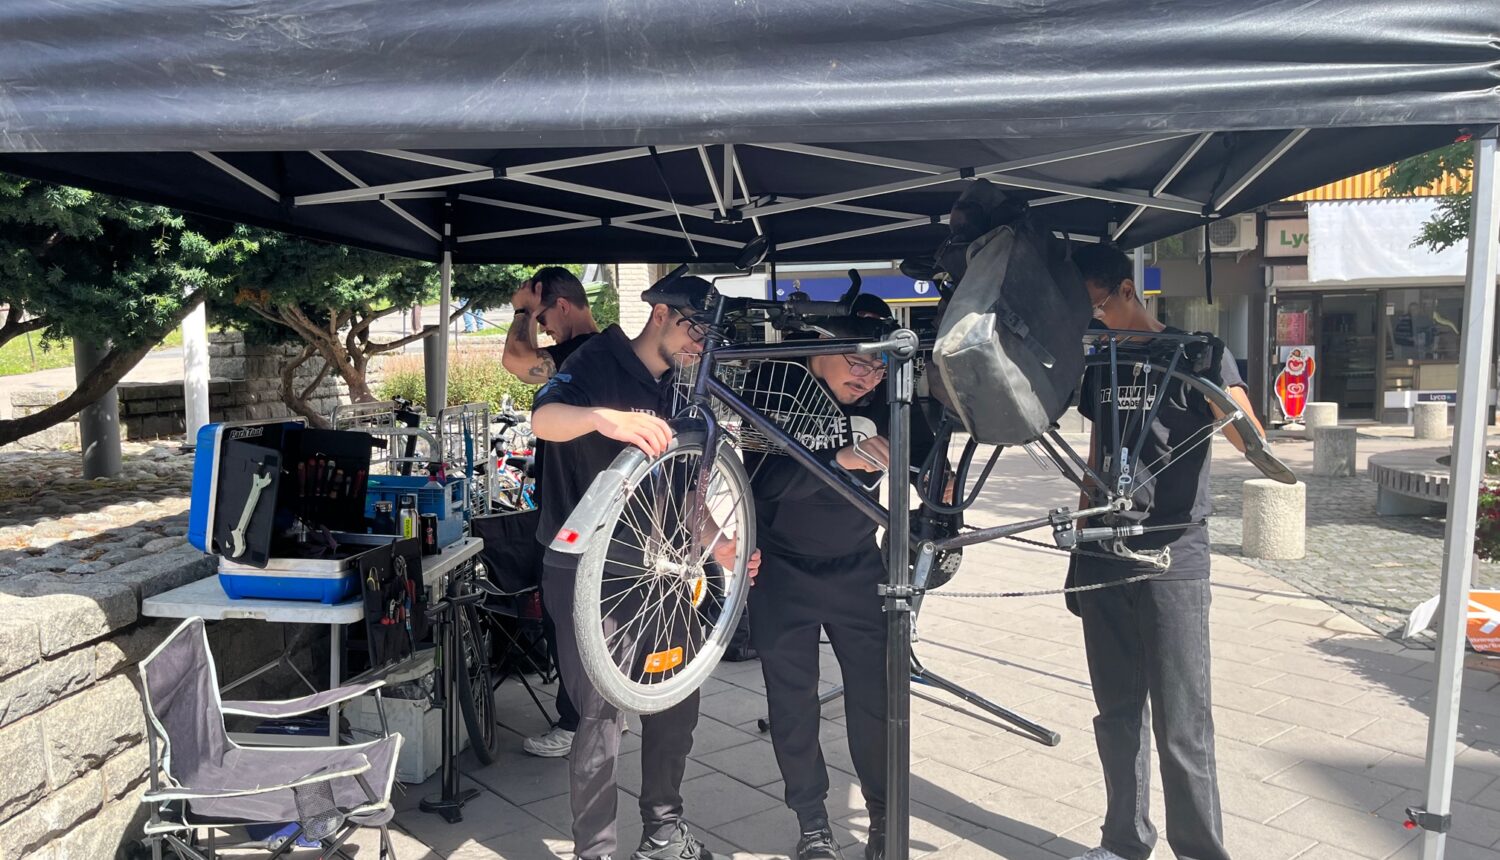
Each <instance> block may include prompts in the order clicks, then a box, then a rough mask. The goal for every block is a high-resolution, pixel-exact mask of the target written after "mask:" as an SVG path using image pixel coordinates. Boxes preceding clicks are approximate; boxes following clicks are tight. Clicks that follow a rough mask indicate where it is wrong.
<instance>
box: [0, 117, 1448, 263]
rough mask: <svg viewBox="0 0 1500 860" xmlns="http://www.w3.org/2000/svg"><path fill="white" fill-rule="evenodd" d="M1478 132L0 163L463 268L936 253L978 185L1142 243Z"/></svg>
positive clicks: (1059, 225)
mask: <svg viewBox="0 0 1500 860" xmlns="http://www.w3.org/2000/svg"><path fill="white" fill-rule="evenodd" d="M1462 131H1463V127H1461V126H1452V125H1450V126H1418V127H1402V128H1385V129H1364V128H1356V129H1316V130H1298V129H1286V130H1276V131H1261V132H1230V133H1217V134H1209V133H1201V134H1192V133H1187V134H1162V135H1141V136H1127V137H1119V138H1088V139H1073V140H1062V139H1049V140H1046V141H1036V140H1004V139H991V140H956V141H907V142H901V143H890V144H882V145H860V146H853V145H848V144H843V145H834V144H827V143H818V144H763V145H747V144H739V145H730V146H725V145H721V144H710V145H705V146H701V147H700V146H663V147H656V148H654V154H653V148H647V147H625V148H594V149H575V148H567V149H494V150H444V151H430V150H429V151H413V150H378V151H376V150H359V151H338V152H323V151H319V152H217V153H215V152H210V151H203V152H199V153H192V152H175V153H173V152H167V153H70V154H17V155H8V156H0V169H4V170H10V171H14V172H17V173H22V174H28V175H32V176H37V177H40V178H44V179H50V180H55V181H59V182H65V183H69V184H74V185H81V186H84V187H89V188H95V189H99V190H103V191H109V192H114V193H118V194H122V195H125V196H129V197H133V198H137V199H143V200H148V201H152V202H156V203H162V204H166V205H169V206H173V207H177V208H180V209H184V210H188V211H192V212H197V213H200V214H204V215H210V216H215V217H220V218H224V219H227V220H234V221H240V222H246V223H253V224H258V225H262V226H266V227H272V228H276V229H281V230H287V231H289V232H293V233H298V234H301V235H305V236H311V237H315V238H322V239H327V240H330V241H337V242H345V243H348V244H352V245H358V246H362V247H366V248H371V249H374V250H379V251H386V252H389V253H394V254H401V255H406V256H412V257H419V258H425V259H433V260H435V259H437V258H438V257H439V256H440V254H441V253H442V249H443V248H444V246H445V243H444V242H443V241H442V237H443V235H444V232H445V231H444V224H445V222H446V223H447V224H449V225H451V227H450V228H449V230H448V234H449V235H451V237H452V241H451V242H449V243H447V246H448V247H450V248H451V249H452V251H453V255H454V256H453V259H454V261H455V262H457V263H480V262H527V263H544V262H566V261H576V260H579V259H590V260H601V261H641V262H680V261H683V260H691V259H698V260H702V261H705V262H707V261H728V260H732V259H733V258H734V256H735V253H736V251H737V249H738V248H739V247H740V246H741V245H742V244H743V243H745V242H746V241H748V240H749V239H751V238H753V237H754V236H755V235H756V234H757V233H758V232H764V233H765V234H766V235H768V236H769V237H770V238H771V240H772V242H773V246H774V248H775V258H776V259H777V260H778V261H784V262H791V261H815V260H816V261H821V260H885V259H898V258H901V257H904V256H907V255H910V254H918V253H923V252H927V251H930V250H931V249H932V248H933V246H934V245H936V243H937V242H938V241H940V240H941V238H942V237H943V235H945V232H946V227H945V225H944V223H943V219H944V216H946V214H947V212H948V210H949V208H950V206H951V205H952V203H953V200H954V199H955V198H956V197H957V196H958V194H959V193H960V192H961V191H962V189H963V187H964V185H965V184H966V183H967V182H969V181H972V179H974V178H979V177H983V178H986V179H989V180H990V181H992V182H996V183H998V184H1000V185H1001V186H1002V187H1003V188H1005V190H1006V191H1007V193H1009V194H1012V195H1014V196H1017V197H1019V198H1021V199H1025V200H1027V201H1029V203H1030V204H1031V207H1032V211H1033V213H1034V216H1035V217H1036V218H1037V220H1038V221H1039V222H1041V223H1042V224H1044V225H1045V226H1047V227H1048V228H1050V229H1052V230H1054V231H1057V232H1059V233H1062V234H1066V235H1070V236H1072V237H1074V238H1077V239H1079V240H1082V241H1097V240H1100V239H1105V240H1110V241H1116V242H1118V243H1120V244H1122V245H1124V246H1127V247H1128V246H1133V245H1137V244H1141V243H1143V242H1147V241H1150V240H1152V239H1156V238H1161V237H1164V236H1169V235H1173V234H1175V233H1178V232H1181V231H1183V230H1186V229H1189V228H1191V227H1194V226H1196V225H1199V224H1201V223H1203V222H1204V220H1205V218H1206V217H1217V216H1220V215H1223V214H1228V213H1232V212H1237V211H1243V210H1245V209H1248V208H1251V207H1254V206H1258V205H1261V204H1264V203H1267V202H1271V201H1275V200H1278V199H1281V198H1282V197H1285V196H1287V195H1289V194H1293V193H1296V192H1298V191H1302V190H1304V189H1306V188H1309V187H1312V186H1316V185H1319V184H1321V183H1323V182H1327V181H1329V180H1332V179H1336V178H1340V177H1342V176H1346V175H1349V174H1352V173H1356V172H1359V171H1361V170H1365V169H1368V168H1372V167H1378V166H1381V165H1384V164H1389V163H1391V162H1392V161H1394V160H1396V159H1399V158H1401V157H1404V156H1406V155H1410V154H1412V153H1415V152H1420V151H1423V150H1427V149H1431V148H1433V147H1436V146H1440V145H1442V144H1445V143H1449V142H1452V141H1453V140H1454V139H1455V137H1456V136H1457V135H1459V134H1460V133H1461V132H1462ZM580 161H581V162H584V163H582V164H580V163H578V162H580ZM589 162H593V163H589ZM1038 162H1041V163H1038ZM726 164H727V165H728V173H727V175H726V171H725V166H726ZM1010 165H1020V166H1017V167H1011V166H1010ZM997 168H998V169H997ZM726 182H727V183H728V184H726ZM382 189H384V190H383V191H382ZM684 234H686V235H684Z"/></svg>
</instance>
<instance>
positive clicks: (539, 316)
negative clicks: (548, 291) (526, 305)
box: [536, 302, 557, 328]
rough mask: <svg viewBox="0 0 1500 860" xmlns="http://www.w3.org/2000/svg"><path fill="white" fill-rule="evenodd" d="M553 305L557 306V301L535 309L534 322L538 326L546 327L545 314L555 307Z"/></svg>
mask: <svg viewBox="0 0 1500 860" xmlns="http://www.w3.org/2000/svg"><path fill="white" fill-rule="evenodd" d="M555 307H557V302H553V303H552V304H550V305H547V306H546V307H545V308H542V309H541V310H539V311H537V312H536V324H537V325H539V326H541V327H542V328H546V327H547V314H549V313H551V312H552V309H553V308H555Z"/></svg>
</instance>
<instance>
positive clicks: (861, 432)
mask: <svg viewBox="0 0 1500 860" xmlns="http://www.w3.org/2000/svg"><path fill="white" fill-rule="evenodd" d="M860 298H861V299H862V300H863V302H864V305H865V308H864V309H867V310H868V312H869V313H868V315H869V316H878V317H889V316H890V311H889V309H888V308H886V307H885V304H884V302H881V301H880V300H879V299H877V298H875V297H873V296H870V297H866V296H861V297H860ZM860 310H861V308H860V307H859V306H856V311H860ZM862 315H863V314H862ZM864 323H866V320H863V319H858V318H856V319H853V320H846V321H838V322H837V323H831V324H830V325H834V326H837V328H836V329H835V330H836V332H837V333H838V334H850V335H860V334H870V335H872V336H874V335H876V334H878V333H879V332H878V323H875V324H868V325H862V324H864ZM845 328H847V329H848V331H845V330H844V329H845ZM805 363H806V367H807V369H808V371H809V372H810V373H811V374H812V376H813V377H814V378H815V379H816V380H817V382H818V385H819V386H820V387H821V388H822V389H823V391H824V392H826V393H827V394H828V395H830V396H831V397H832V398H833V399H834V400H835V401H836V402H837V403H838V404H839V405H840V407H841V408H842V411H843V414H842V415H839V416H838V417H830V418H828V419H827V420H826V422H825V423H826V426H824V427H821V428H819V429H818V431H817V432H815V433H813V432H809V433H805V434H799V435H802V436H803V438H802V439H800V441H802V442H803V443H804V444H806V445H807V446H808V447H809V448H810V449H812V451H813V453H814V454H815V455H816V456H818V457H819V458H820V459H822V460H823V461H824V462H826V463H830V464H832V463H837V464H838V465H839V466H841V467H843V469H845V470H846V471H848V472H849V473H851V475H852V476H854V478H855V480H857V481H859V482H860V483H862V484H866V483H875V484H878V482H879V480H880V477H881V475H883V473H884V472H885V469H886V467H887V465H888V463H889V459H890V446H889V443H888V442H887V438H886V426H887V424H888V421H889V414H890V413H889V407H888V406H887V404H886V401H885V397H884V396H883V395H882V392H883V391H884V390H885V389H884V387H883V385H882V382H883V381H884V379H885V371H886V368H885V364H884V363H883V360H882V359H881V357H879V356H866V355H823V356H813V357H810V358H807V359H805ZM757 376H759V377H761V378H763V379H764V380H765V381H766V382H767V384H762V383H761V382H758V381H756V377H757ZM777 383H780V384H781V387H784V388H787V389H788V390H787V391H785V392H780V391H775V390H767V389H768V388H775V387H777ZM800 388H801V381H800V377H797V376H796V375H794V374H788V373H786V372H784V370H782V369H775V368H774V366H771V367H768V366H763V367H762V369H761V372H760V373H752V380H751V382H749V383H748V384H747V385H746V389H747V393H746V400H747V402H749V403H750V404H751V405H753V406H756V407H757V408H761V409H762V411H766V410H768V409H769V410H771V411H774V410H775V409H776V407H775V406H773V405H772V404H782V403H785V400H786V398H787V397H794V396H795V394H793V392H795V391H797V390H798V389H800ZM758 400H759V401H762V402H757V401H758ZM782 408H785V407H782ZM808 408H811V407H808ZM924 428H925V425H924V424H921V422H920V421H915V422H913V431H914V433H915V434H916V435H918V438H917V439H916V440H915V441H914V443H913V450H914V453H913V455H912V456H913V460H915V461H920V459H921V458H922V456H923V453H922V449H923V448H924V447H930V445H931V437H930V435H929V436H927V437H926V439H925V440H924V439H923V438H921V433H922V430H923V429H924ZM924 441H925V446H924V444H923V443H924ZM746 467H747V470H748V471H749V472H750V473H751V475H752V477H751V487H752V488H753V489H754V492H755V513H756V539H757V542H758V543H759V544H760V547H761V550H762V552H763V553H764V558H763V561H762V564H763V567H764V571H765V574H764V575H763V576H761V577H759V578H758V579H757V580H756V587H755V588H754V589H753V590H752V591H751V592H750V640H751V643H752V644H753V645H754V646H755V649H756V650H757V651H758V652H759V653H760V659H761V671H762V673H763V675H764V677H765V682H766V705H767V712H768V714H769V716H770V723H771V729H770V731H771V743H772V746H773V747H774V748H775V752H776V763H777V765H778V766H779V767H780V769H781V775H782V779H783V781H784V782H785V798H786V804H787V806H788V807H790V808H791V809H792V811H793V812H795V813H796V814H797V822H798V839H797V858H798V860H827V858H835V857H838V856H839V853H838V847H837V843H836V842H835V840H834V835H833V831H832V828H831V827H830V826H829V821H828V810H827V808H826V806H825V801H826V799H827V797H828V768H827V766H826V765H825V763H824V761H823V750H822V747H821V746H820V744H819V742H818V727H819V723H820V720H821V719H822V712H821V706H820V704H819V702H818V659H819V640H820V638H821V636H822V634H823V632H824V631H827V633H828V639H829V641H830V643H831V644H832V646H833V653H834V656H835V657H836V658H837V660H838V663H839V669H840V673H841V674H842V676H843V682H844V714H845V717H846V724H847V727H848V732H849V739H848V740H849V754H850V756H851V758H852V759H853V761H854V769H855V771H856V773H857V774H858V776H859V783H860V789H861V791H862V792H863V794H864V799H865V805H866V807H867V808H868V810H869V814H870V832H869V839H868V842H867V844H866V846H865V857H866V858H868V860H878V858H882V857H884V855H885V793H886V792H885V768H886V749H885V724H886V678H885V654H886V647H885V646H886V632H885V625H886V622H885V615H884V613H883V611H882V608H881V607H882V599H881V597H880V595H879V591H878V589H879V586H880V584H881V583H882V582H883V581H884V580H885V578H886V568H885V561H884V556H883V554H882V553H881V551H880V547H879V545H878V544H877V543H876V540H875V530H876V526H875V523H874V522H872V521H871V520H870V519H869V518H868V517H866V516H865V515H864V514H863V513H861V512H860V511H859V510H858V509H856V508H855V507H854V506H853V505H851V504H849V502H848V501H846V500H845V499H844V498H843V497H841V496H840V495H839V494H838V493H837V492H835V491H834V490H832V489H830V488H829V487H828V486H826V485H825V484H823V483H822V481H820V480H819V479H818V478H817V477H816V476H815V475H813V473H811V472H809V471H808V470H807V469H805V468H803V467H802V466H801V465H799V464H798V463H797V462H796V461H795V460H793V459H792V458H790V457H785V456H778V455H763V456H761V457H759V458H758V459H756V458H747V462H746ZM872 478H873V481H872ZM870 492H872V493H873V492H874V488H873V487H871V488H870Z"/></svg>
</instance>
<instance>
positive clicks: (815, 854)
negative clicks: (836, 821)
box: [797, 825, 839, 860]
mask: <svg viewBox="0 0 1500 860" xmlns="http://www.w3.org/2000/svg"><path fill="white" fill-rule="evenodd" d="M797 860H839V846H838V843H837V842H834V841H833V831H832V830H829V829H828V827H827V826H826V825H825V826H823V827H819V828H816V829H814V830H807V831H804V832H803V834H802V837H801V838H800V839H798V840H797Z"/></svg>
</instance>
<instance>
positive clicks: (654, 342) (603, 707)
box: [531, 277, 759, 860]
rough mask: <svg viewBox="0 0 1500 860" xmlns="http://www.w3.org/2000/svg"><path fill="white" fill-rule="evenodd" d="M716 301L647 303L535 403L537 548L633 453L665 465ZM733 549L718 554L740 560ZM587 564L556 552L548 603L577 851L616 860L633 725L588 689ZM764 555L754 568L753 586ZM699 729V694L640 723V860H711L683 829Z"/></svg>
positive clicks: (682, 294) (690, 293) (671, 290)
mask: <svg viewBox="0 0 1500 860" xmlns="http://www.w3.org/2000/svg"><path fill="white" fill-rule="evenodd" d="M708 292H709V284H708V282H707V281H705V280H703V279H702V278H694V277H685V278H675V279H671V280H669V281H667V282H666V283H665V284H663V283H658V284H657V285H655V286H653V287H652V288H651V289H649V290H647V291H646V292H645V293H643V294H642V295H641V298H642V299H643V300H645V301H646V302H648V303H649V304H651V305H652V308H651V317H650V319H649V320H647V322H646V327H645V328H644V329H643V330H642V331H641V333H640V334H639V335H637V336H636V337H635V338H634V339H631V338H628V337H626V336H625V333H624V332H623V331H622V330H621V329H620V327H619V326H617V325H612V326H610V327H609V328H608V329H606V330H605V331H604V332H603V333H602V334H600V335H599V336H598V337H596V338H594V339H593V340H590V341H589V342H588V343H586V344H584V345H583V347H582V348H580V349H579V350H578V351H577V352H575V353H574V354H573V355H572V357H570V358H569V359H568V361H567V363H566V364H564V365H563V366H562V367H561V368H560V369H559V370H558V372H557V373H556V374H554V375H553V377H552V379H551V380H550V381H549V382H548V383H547V384H546V385H545V386H543V387H542V390H541V391H540V392H538V393H537V399H536V407H535V411H534V412H533V413H532V418H531V425H532V429H533V430H535V431H536V435H537V437H538V438H539V439H545V440H547V441H548V442H550V443H552V444H553V445H554V446H556V447H555V448H554V450H553V451H552V453H551V455H549V456H548V458H547V462H546V471H545V473H544V474H543V475H542V481H543V483H544V485H545V486H546V488H547V490H546V492H545V493H543V494H542V501H541V514H542V516H541V524H540V526H539V527H538V530H537V539H538V540H540V541H541V542H542V543H543V544H547V543H550V542H551V541H552V538H553V537H555V536H556V535H557V532H558V530H559V529H560V528H562V526H563V524H564V523H565V522H566V521H567V519H568V516H569V515H570V514H571V513H572V512H573V509H574V508H575V507H576V506H577V505H578V502H579V501H580V500H581V499H582V498H583V495H584V493H586V492H587V491H588V489H589V486H590V485H591V484H592V483H593V481H594V478H595V476H597V475H598V474H599V473H600V472H602V471H604V470H605V469H607V468H609V466H610V464H611V463H613V462H614V460H615V457H616V456H617V455H618V454H619V453H620V452H621V451H623V450H625V448H626V447H627V446H630V445H634V446H636V447H637V448H640V449H641V450H643V451H645V452H646V453H647V454H650V455H652V456H655V455H657V454H660V453H662V452H663V451H665V450H666V448H667V446H668V445H670V444H671V441H672V427H671V425H669V424H668V423H667V421H666V418H667V417H670V412H669V411H668V410H669V408H670V404H671V398H672V382H673V373H672V371H674V370H675V369H676V368H677V366H678V363H679V362H680V361H681V356H682V355H684V354H688V355H693V354H697V353H700V352H702V350H703V331H702V329H701V328H699V327H698V326H697V325H696V324H694V323H693V322H692V319H691V318H692V316H694V315H695V314H697V313H699V312H701V311H702V310H703V308H704V304H705V301H706V299H707V296H708ZM734 552H735V547H734V546H733V542H732V541H723V542H721V543H720V545H719V546H718V547H716V548H715V554H716V556H717V557H718V558H720V559H730V558H733V554H734ZM577 563H578V559H577V556H572V555H567V554H564V553H555V552H553V551H551V550H550V549H549V550H548V551H547V553H546V556H545V558H544V560H543V572H542V598H543V600H544V601H545V603H546V605H547V610H548V612H550V613H551V615H552V617H553V618H554V619H555V620H556V622H557V633H558V637H557V647H558V656H559V657H560V658H561V659H560V660H559V663H558V666H559V669H560V670H561V672H562V676H563V678H564V679H565V680H566V681H567V685H568V690H569V692H570V693H571V694H572V696H573V701H574V702H575V703H576V704H577V706H578V710H579V712H580V714H581V717H582V718H581V720H580V721H579V725H578V732H577V734H576V735H575V736H574V739H573V744H572V754H571V756H570V757H569V766H568V770H569V782H568V789H569V798H570V800H571V802H572V808H573V843H574V845H573V849H574V855H575V856H576V857H578V858H579V860H600V858H607V857H613V856H614V854H615V852H616V850H617V848H618V840H617V836H616V833H615V811H616V809H615V801H616V797H617V794H616V781H615V774H616V764H617V760H618V758H619V753H620V732H621V730H622V729H623V728H624V718H623V716H622V715H621V713H620V711H619V710H618V709H617V708H615V707H614V706H613V705H611V704H610V703H609V702H608V701H607V700H605V698H604V697H603V696H601V695H600V694H599V692H598V691H597V690H596V689H595V688H594V686H593V684H592V683H590V681H589V677H588V673H587V672H586V671H585V670H584V666H583V660H582V658H581V657H580V655H579V652H578V640H577V637H576V635H575V633H574V628H573V599H574V596H573V592H574V579H575V573H576V570H577ZM758 564H759V558H758V555H756V554H753V553H752V555H751V557H750V562H749V570H750V576H751V577H752V578H753V577H754V576H755V570H756V567H757V566H758ZM697 725H698V694H697V693H693V694H692V695H691V696H689V697H688V698H686V699H684V700H683V701H682V702H680V703H678V704H676V705H674V706H672V707H671V708H668V709H667V710H665V711H662V712H661V713H657V714H646V715H644V716H642V717H641V751H640V756H641V782H640V794H639V800H640V811H641V821H642V823H643V825H644V832H643V833H642V837H641V842H640V847H638V848H637V849H636V850H635V853H634V854H632V855H631V857H632V860H710V858H711V857H712V856H713V855H712V854H711V853H710V852H709V851H708V849H707V848H705V847H704V846H703V844H702V843H701V842H699V841H698V839H697V838H696V837H695V836H693V835H692V834H691V833H690V832H689V831H688V828H687V824H686V823H685V822H684V820H683V803H682V777H683V769H684V767H685V766H686V761H687V756H688V753H689V752H690V751H691V750H692V747H693V730H694V729H695V728H696V726H697Z"/></svg>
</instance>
